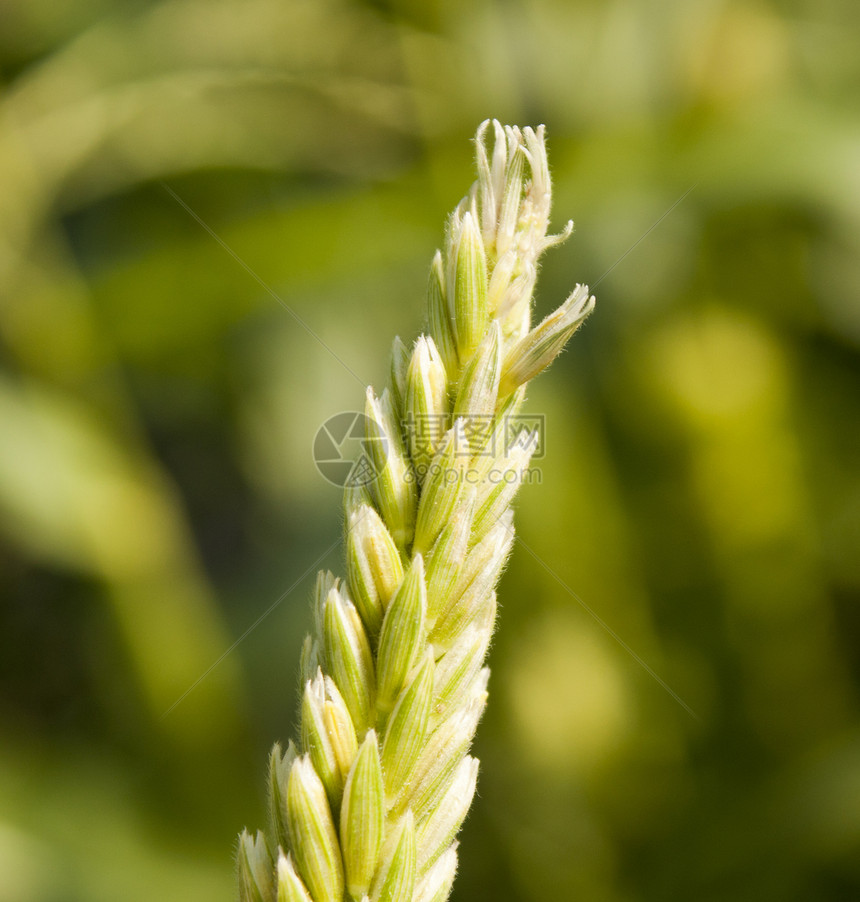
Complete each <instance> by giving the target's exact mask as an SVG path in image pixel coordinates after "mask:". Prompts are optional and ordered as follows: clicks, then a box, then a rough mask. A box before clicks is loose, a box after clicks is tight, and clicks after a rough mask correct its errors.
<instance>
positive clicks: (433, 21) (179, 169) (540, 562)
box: [0, 0, 860, 902]
mask: <svg viewBox="0 0 860 902" xmlns="http://www.w3.org/2000/svg"><path fill="white" fill-rule="evenodd" d="M857 12H858V10H857V6H856V3H855V2H854V0H842V2H840V0H825V2H813V0H782V2H777V0H770V2H768V0H760V2H740V0H661V2H656V0H655V2H633V0H612V2H602V3H601V2H597V0H581V2H562V0H507V2H489V0H485V2H462V0H436V2H419V0H379V2H371V0H367V2H360V0H217V2H211V0H165V2H160V3H145V2H142V0H141V2H119V0H4V2H3V3H2V5H0V71H2V76H0V77H2V92H0V361H2V369H0V512H2V531H0V592H2V606H1V607H0V735H2V737H3V738H2V744H0V902H78V900H93V902H101V900H105V902H107V900H111V902H113V900H116V899H122V900H129V902H138V900H140V902H144V900H147V902H150V900H156V899H157V900H160V902H174V900H175V902H180V900H182V902H195V900H207V902H220V900H224V902H226V900H229V899H231V898H232V897H233V892H234V888H233V876H232V857H231V856H232V849H233V844H234V837H235V834H236V832H237V831H238V830H239V829H240V828H241V827H242V826H244V825H247V826H248V827H251V828H255V827H257V826H261V825H262V824H263V822H264V817H265V810H264V809H265V800H264V774H265V765H266V753H267V751H268V748H269V746H270V745H271V743H272V741H273V740H275V739H281V740H285V739H287V738H288V737H289V736H290V735H292V731H293V712H294V708H295V683H296V677H295V674H296V670H297V658H298V653H299V647H300V642H301V637H302V635H303V633H304V631H305V629H306V628H307V627H308V625H309V612H308V600H309V593H310V586H311V583H312V578H313V570H314V569H315V568H314V567H313V566H312V565H313V564H314V561H315V560H317V559H318V558H320V556H322V557H323V560H322V561H321V562H320V563H319V564H318V566H327V567H330V568H332V569H336V570H340V571H341V572H342V569H343V568H342V564H341V556H342V551H341V549H340V548H339V547H335V548H331V545H332V542H334V541H335V539H336V538H337V537H338V535H339V533H340V498H339V493H338V491H337V489H335V488H334V487H332V486H330V485H328V484H327V483H325V482H324V481H323V480H322V479H321V478H320V477H319V476H318V475H317V474H316V472H315V470H314V467H313V462H312V460H311V454H310V449H311V442H312V439H313V436H314V433H315V432H316V429H317V428H318V426H319V425H320V424H321V423H322V422H323V421H324V420H325V419H326V418H327V417H328V416H330V415H332V414H334V413H337V412H339V411H342V410H352V409H355V408H356V406H357V405H358V404H359V403H360V401H361V397H362V395H361V387H360V385H358V384H357V382H356V381H355V380H354V379H353V377H352V376H351V375H350V373H349V372H347V370H346V369H345V368H344V367H342V366H340V365H338V364H337V363H336V362H335V361H334V359H333V358H332V357H331V356H330V355H329V354H328V353H327V352H326V350H325V349H324V348H323V347H322V346H321V344H320V343H319V342H318V341H316V340H315V339H314V338H312V337H311V336H310V335H309V334H308V333H307V332H306V331H304V330H303V329H302V328H301V327H300V326H299V325H298V324H297V322H296V321H295V320H294V319H293V318H292V317H291V315H290V313H289V312H288V311H286V310H285V309H283V307H282V306H280V305H279V304H278V302H277V301H276V300H275V299H273V297H272V296H270V294H269V293H267V291H266V290H265V288H264V287H263V286H262V285H261V284H260V283H259V282H258V281H255V278H254V277H253V276H252V275H251V274H249V272H248V271H246V270H245V269H244V268H243V266H242V265H240V263H239V262H237V260H236V259H234V258H233V257H232V256H231V254H230V253H228V252H227V251H226V250H225V248H224V247H222V246H220V245H219V243H218V242H217V241H216V240H215V239H214V238H213V237H212V236H211V235H210V234H208V233H207V232H206V230H205V229H204V228H203V227H202V226H201V225H200V223H199V222H197V221H195V219H194V218H193V217H192V216H191V215H189V213H188V212H187V211H186V210H185V209H183V208H182V206H180V204H179V203H177V201H176V199H174V197H173V196H171V194H170V193H169V192H168V191H167V190H166V189H165V185H166V186H168V187H169V188H170V189H171V190H172V191H174V192H176V194H177V195H178V196H179V197H180V198H181V199H182V200H183V201H184V202H185V203H186V204H187V205H188V206H189V207H190V208H191V209H192V210H193V211H194V212H195V213H196V214H197V215H198V216H199V217H200V218H201V219H202V220H203V222H205V223H206V225H207V226H209V227H210V228H211V229H212V230H214V232H215V233H217V235H218V236H219V237H220V238H221V239H222V240H223V242H225V243H226V245H227V246H228V247H229V248H230V249H231V250H232V251H233V252H234V253H235V254H236V255H237V256H238V257H239V258H240V259H241V260H242V261H244V262H245V263H246V264H247V267H248V268H249V269H250V270H252V271H253V273H255V274H257V276H258V277H259V279H260V280H262V281H263V282H264V283H266V284H267V285H269V286H271V287H272V289H273V290H274V291H275V292H277V294H278V295H279V296H280V297H281V298H282V299H283V301H284V302H286V304H288V305H289V306H290V307H291V308H292V309H293V310H294V311H295V312H296V313H297V314H298V315H299V316H300V317H301V318H302V319H303V320H304V321H305V322H307V323H308V324H309V325H310V326H311V328H312V329H313V330H315V332H316V333H318V335H319V336H320V337H321V338H322V339H323V341H324V342H325V343H326V344H327V345H329V346H330V347H331V348H332V349H333V350H335V351H336V353H337V354H338V355H339V356H340V357H341V358H342V359H343V360H344V361H345V363H346V364H348V366H349V367H350V368H352V369H353V370H354V371H355V373H357V374H359V376H360V379H361V380H363V381H367V382H372V383H373V384H374V385H376V386H380V385H381V383H382V382H383V381H384V378H385V373H386V370H387V363H386V358H387V352H388V347H389V343H390V340H391V337H392V336H393V335H394V334H395V333H399V334H400V335H401V336H403V337H404V338H409V339H411V338H413V337H414V336H415V335H416V334H417V332H418V330H419V328H420V325H421V316H422V305H423V289H424V285H425V280H426V273H427V268H428V265H429V261H430V258H431V256H432V253H433V251H434V249H435V248H436V247H437V246H438V245H439V243H440V241H441V234H442V225H443V220H444V217H445V215H446V213H447V212H448V211H449V210H450V209H451V208H452V207H453V206H454V204H455V203H456V202H457V200H458V199H459V198H460V196H461V195H462V194H463V193H465V191H466V189H467V188H468V186H469V184H470V182H471V180H472V178H473V170H472V162H471V154H472V150H471V146H470V143H469V139H470V138H471V136H472V135H473V133H474V130H475V128H476V126H477V124H478V123H479V122H480V121H481V120H482V119H484V118H487V117H491V116H496V117H498V118H500V119H502V120H503V121H506V122H511V123H517V124H520V125H526V124H537V123H539V122H545V123H546V125H547V129H548V134H549V141H550V159H551V164H552V167H553V172H554V177H555V181H556V200H555V210H556V226H557V227H558V226H560V225H561V224H562V223H563V222H564V221H565V220H566V219H567V218H568V217H573V218H574V219H575V220H576V223H577V231H576V233H575V235H574V237H573V239H572V240H571V241H570V242H568V243H567V244H566V245H564V246H563V247H562V249H560V250H555V251H553V252H551V253H550V254H549V255H548V256H547V257H546V259H545V265H544V270H543V275H542V280H541V283H540V288H539V296H538V300H537V307H538V313H539V314H543V313H544V312H546V311H547V310H548V309H550V308H551V307H552V306H554V305H555V304H557V303H558V302H560V301H561V300H562V299H563V298H564V296H565V295H566V293H567V292H568V291H569V290H570V289H571V288H572V286H573V284H574V282H576V281H584V282H589V283H590V284H592V285H594V283H595V282H596V281H597V280H598V279H599V278H600V276H601V275H602V274H603V273H604V272H606V271H607V270H609V269H610V267H612V266H613V264H614V263H615V262H616V261H617V260H618V258H619V257H621V256H622V255H623V254H624V253H625V251H627V249H628V248H630V247H631V245H633V244H634V242H636V241H637V240H638V239H639V238H640V237H641V236H642V235H643V234H644V233H645V232H646V230H648V229H649V227H650V226H651V225H652V224H653V223H654V222H655V221H656V220H657V219H658V218H659V217H660V216H661V215H662V214H663V213H664V212H665V211H666V210H668V209H669V207H670V206H671V205H672V204H673V203H674V202H675V201H676V200H677V199H678V198H679V197H680V196H681V195H682V194H683V193H684V192H685V191H687V189H688V188H690V187H691V186H693V185H695V187H694V188H693V190H692V191H691V192H690V194H689V195H688V196H687V197H686V198H685V199H684V200H683V201H682V202H681V203H680V204H679V205H678V206H677V207H676V208H675V209H674V210H672V212H671V213H669V215H667V216H666V218H665V219H664V220H663V221H662V222H660V224H659V225H658V226H657V227H656V228H655V229H654V230H653V231H652V232H650V233H649V234H648V235H647V237H646V238H645V239H644V240H643V241H642V243H641V244H639V245H638V246H637V247H636V248H635V249H634V250H633V251H632V252H631V253H630V254H629V255H628V256H627V257H625V258H624V259H623V260H622V261H621V262H620V263H619V264H618V266H617V267H616V268H614V269H612V270H611V272H609V274H608V275H607V276H606V278H605V279H604V280H603V281H601V283H600V285H599V287H598V288H597V290H596V294H597V297H598V307H597V311H596V313H595V314H594V316H593V317H592V319H591V320H590V321H589V323H588V325H587V326H586V328H584V329H583V330H582V332H581V333H580V334H578V335H577V337H576V339H575V340H574V342H573V346H572V349H571V351H570V352H569V353H567V354H566V355H565V356H564V357H563V358H562V359H561V360H560V361H559V362H558V363H557V364H556V365H555V366H554V368H553V369H552V370H551V372H550V373H549V374H548V375H546V376H544V377H542V378H541V379H540V380H539V381H538V383H537V384H536V385H535V387H534V389H533V391H532V395H531V399H530V410H532V411H534V412H541V413H545V414H546V416H547V456H546V458H545V459H544V460H543V461H542V462H541V470H542V475H543V483H542V484H541V485H532V486H530V487H527V488H526V489H525V490H524V492H523V493H522V497H521V501H520V503H519V511H518V522H519V531H520V535H521V537H522V538H523V540H524V542H525V543H526V544H527V546H528V548H530V549H533V551H534V555H532V554H530V553H529V551H528V550H527V549H526V548H524V547H522V546H519V547H517V549H516V551H515V554H514V558H513V561H512V563H511V565H510V567H509V569H508V571H507V573H506V575H505V576H504V578H503V583H502V587H501V600H502V616H501V621H500V628H499V632H498V636H497V639H496V641H495V643H494V646H493V649H492V651H491V664H492V667H493V676H492V680H491V684H490V691H491V701H490V706H489V711H488V714H487V716H486V718H485V720H484V723H483V724H482V727H481V729H480V732H479V738H478V741H477V753H478V755H479V756H480V757H481V759H482V761H483V768H482V776H481V779H480V784H479V797H478V798H477V799H476V803H475V806H474V809H473V813H472V814H471V816H470V818H469V820H468V822H467V825H466V828H465V830H464V833H463V836H462V849H461V851H462V857H461V860H462V865H461V871H460V875H459V877H458V880H457V883H456V888H455V892H454V896H453V898H454V899H455V900H466V899H472V900H479V899H480V900H484V899H487V900H490V899H492V900H511V902H513V900H517V902H526V900H546V899H564V900H567V899H584V900H589V902H634V900H642V902H656V900H676V899H691V898H695V899H697V900H747V899H750V900H752V899H756V900H804V902H806V900H819V899H821V900H825V899H826V900H849V899H858V898H860V720H858V684H860V606H858V602H860V467H858V457H860V453H858V452H860V415H858V414H860V353H858V351H860V266H858V253H860V55H858V54H857V47H858V46H860V27H858V24H860V23H858V16H857ZM327 549H329V550H328V551H327ZM308 568H310V571H309V569H308ZM565 586H566V587H568V588H565ZM569 590H571V591H569ZM572 593H576V596H578V597H574V595H573V594H572ZM278 602H279V603H278ZM583 603H584V605H585V606H587V607H588V608H589V609H591V611H593V612H594V613H595V614H596V615H597V617H598V618H600V620H601V621H603V622H604V623H605V625H606V627H608V628H605V627H604V626H602V625H601V623H600V622H599V621H598V620H597V619H595V618H594V617H592V616H591V614H589V612H588V610H587V609H586V607H584V606H583ZM270 608H271V611H270V612H269V613H268V616H267V617H266V618H265V619H264V620H263V622H262V623H260V625H259V626H258V627H257V628H256V629H253V631H251V632H250V633H248V634H247V635H246V632H247V631H248V629H249V627H251V626H252V625H253V624H254V623H255V622H256V621H257V620H258V618H260V617H261V615H263V614H264V613H265V612H267V611H269V609H270ZM613 634H614V635H613ZM243 637H244V638H243ZM616 637H617V638H616ZM240 639H241V641H239V640H240ZM617 639H620V640H621V642H619V641H617ZM237 643H238V644H237ZM234 646H235V647H234ZM625 646H627V647H625ZM228 650H229V654H226V656H224V655H225V653H226V652H228ZM631 651H632V653H631ZM216 661H218V664H217V666H216V667H214V668H213V669H211V671H210V668H211V667H212V665H213V664H214V663H215V662H216ZM640 662H645V663H646V664H647V666H648V667H650V668H652V669H653V671H654V673H656V674H657V675H658V676H659V678H660V680H662V681H664V682H665V684H666V685H667V686H669V687H671V690H672V692H674V693H677V696H679V697H680V699H681V700H682V701H683V702H684V703H685V704H686V705H688V706H689V707H690V708H691V709H692V710H693V711H694V712H695V714H696V716H695V717H694V716H691V714H690V713H688V711H687V710H685V708H684V707H683V705H682V704H680V703H679V702H678V701H677V700H676V698H674V697H673V695H672V694H671V693H670V692H669V691H667V689H666V688H665V687H664V685H661V683H660V682H659V681H658V680H657V679H655V678H654V676H653V675H652V674H650V673H649V672H648V671H647V670H646V669H645V668H643V666H642V664H641V663H640ZM204 674H206V676H205V678H204V679H202V680H201V681H199V682H198V680H199V679H200V677H201V676H202V675H204ZM191 687H194V688H193V690H192V691H191V692H188V694H187V695H185V693H186V692H187V690H189V688H191ZM179 699H181V702H180V703H179V704H178V705H176V706H175V707H173V708H172V709H171V706H173V705H174V703H175V702H177V700H179ZM168 711H169V713H167V714H166V715H165V712H168Z"/></svg>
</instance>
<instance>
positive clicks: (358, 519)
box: [238, 121, 594, 902]
mask: <svg viewBox="0 0 860 902" xmlns="http://www.w3.org/2000/svg"><path fill="white" fill-rule="evenodd" d="M475 147H476V158H477V168H478V180H477V181H476V182H475V184H474V185H473V186H472V189H471V191H470V192H469V194H468V196H467V197H465V198H463V200H462V201H461V202H460V204H459V205H458V206H457V209H456V210H454V212H453V213H452V214H451V216H450V217H449V219H448V224H447V229H446V234H445V248H444V250H443V251H439V252H437V253H436V256H435V258H434V260H433V264H432V266H431V270H430V285H429V290H428V301H427V303H428V328H429V335H422V336H421V337H420V338H419V339H418V340H417V341H416V342H415V345H414V348H413V350H412V353H411V354H410V353H409V351H408V350H407V348H406V347H405V346H404V345H403V343H402V342H401V341H400V339H395V341H394V348H393V351H392V358H391V381H390V385H389V387H388V389H387V390H385V391H383V392H382V394H381V395H380V396H377V395H376V394H375V393H374V392H373V391H372V389H368V392H367V398H366V406H365V412H366V414H367V416H368V418H369V420H371V421H372V422H373V423H374V424H376V426H375V430H374V435H368V445H369V447H370V449H371V457H372V458H373V460H372V462H373V464H374V466H375V468H376V472H377V473H378V474H379V475H378V476H377V478H376V479H375V480H374V481H373V482H372V483H371V484H370V485H369V486H368V487H367V488H364V487H356V486H353V487H350V488H348V489H347V490H346V494H345V509H346V527H345V528H346V558H347V560H346V564H347V574H348V575H347V580H346V581H345V582H344V581H342V580H339V579H337V578H336V577H334V576H333V575H332V574H331V573H327V572H326V573H320V574H319V576H318V578H317V585H316V591H315V598H314V618H315V635H314V636H308V637H307V639H306V640H305V645H304V649H303V652H302V680H303V687H304V688H303V696H302V703H301V725H300V729H299V744H298V747H296V745H294V744H293V743H292V742H290V744H289V747H288V748H287V750H286V752H284V751H282V749H281V748H280V746H278V745H276V746H275V747H274V749H273V751H272V756H271V761H270V776H269V780H270V782H269V794H270V802H271V825H270V831H269V834H268V836H266V835H264V834H263V833H261V832H258V833H257V835H256V837H252V836H251V835H250V834H249V833H248V832H247V831H244V832H243V833H242V835H241V836H240V839H239V850H238V867H239V897H240V899H241V900H243V902H251V900H253V902H274V900H277V902H343V900H354V902H362V900H366V899H369V900H371V902H444V900H445V899H446V898H447V897H448V894H449V892H450V889H451V885H452V883H453V880H454V873H455V871H456V868H457V842H456V839H455V837H456V835H457V832H458V831H459V829H460V826H461V824H462V823H463V820H464V819H465V817H466V814H467V812H468V810H469V806H470V805H471V801H472V796H473V794H474V792H475V784H476V781H477V776H478V762H477V760H476V759H475V758H473V757H470V756H469V754H468V752H469V747H470V745H471V743H472V737H473V735H474V733H475V729H476V727H477V725H478V721H479V719H480V717H481V713H482V712H483V709H484V704H485V702H486V699H487V679H488V676H489V671H488V669H487V668H486V667H484V666H483V663H484V657H485V655H486V652H487V647H488V645H489V642H490V637H491V635H492V632H493V626H494V624H495V620H496V593H495V586H496V582H497V580H498V578H499V574H500V573H501V571H502V568H503V566H504V564H505V560H506V558H507V556H508V553H509V551H510V549H511V545H512V543H513V536H514V532H513V525H512V523H513V515H512V511H511V509H510V506H511V502H512V501H513V498H514V495H515V494H516V491H517V488H518V487H519V484H520V482H521V481H522V476H523V473H524V472H525V470H526V469H527V467H528V465H529V459H530V457H531V454H532V452H533V450H534V436H531V435H525V436H523V437H521V439H522V440H520V441H517V442H514V443H513V444H511V443H510V441H509V440H508V439H509V436H507V435H505V432H506V420H507V418H509V417H510V416H511V415H513V414H516V412H517V411H518V410H519V409H520V406H521V404H522V402H523V398H524V394H525V386H526V384H527V383H528V382H529V381H530V380H531V379H533V378H534V377H535V376H536V375H537V374H538V373H539V372H541V370H543V369H544V368H546V367H547V366H548V365H549V364H550V363H551V362H552V361H553V360H554V359H555V357H556V356H557V355H558V354H559V353H560V351H561V350H562V348H563V347H564V345H565V343H566V342H567V340H568V338H570V336H571V335H572V334H573V333H574V332H575V331H576V329H577V327H578V326H579V325H580V324H581V323H582V322H583V320H584V319H585V318H586V316H588V314H589V313H590V312H591V310H592V309H593V307H594V298H593V297H591V296H590V295H589V293H588V288H587V287H585V286H581V285H578V286H577V287H576V289H575V291H574V292H573V294H572V295H571V296H570V297H569V298H568V299H567V300H566V301H565V302H564V304H562V305H561V307H559V308H558V309H557V310H556V311H555V312H554V313H552V314H550V315H549V316H548V317H547V318H546V319H545V320H544V321H543V322H542V323H540V324H539V325H538V326H536V327H535V328H532V327H531V299H532V293H533V291H534V285H535V280H536V277H537V262H538V258H539V257H540V255H541V254H542V253H543V251H544V250H545V249H546V248H547V247H550V246H551V245H553V244H557V243H558V242H559V241H562V240H564V239H565V238H566V237H567V236H568V235H569V234H570V232H571V230H572V228H573V224H572V223H568V225H567V227H566V228H565V229H564V231H563V232H562V233H561V234H560V235H556V236H547V227H548V223H549V211H550V200H551V188H550V177H549V169H548V166H547V157H546V146H545V141H544V129H543V126H540V127H538V128H537V129H536V130H533V129H531V128H526V129H522V130H520V129H519V128H516V127H509V126H505V127H502V126H501V125H500V124H499V123H498V122H495V121H494V122H492V123H490V122H484V123H483V124H482V125H481V126H480V128H479V129H478V134H477V137H476V140H475ZM380 433H381V435H382V436H383V437H384V441H382V440H380Z"/></svg>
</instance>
